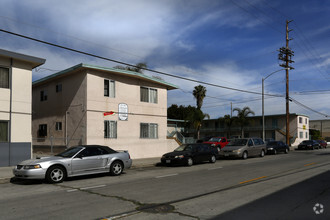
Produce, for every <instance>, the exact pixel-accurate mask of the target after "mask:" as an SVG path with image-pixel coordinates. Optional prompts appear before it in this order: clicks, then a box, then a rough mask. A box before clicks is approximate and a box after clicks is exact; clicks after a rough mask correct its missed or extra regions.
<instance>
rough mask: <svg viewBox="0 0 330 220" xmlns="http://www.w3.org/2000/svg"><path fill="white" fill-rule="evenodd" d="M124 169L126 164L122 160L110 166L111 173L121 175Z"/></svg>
mask: <svg viewBox="0 0 330 220" xmlns="http://www.w3.org/2000/svg"><path fill="white" fill-rule="evenodd" d="M123 170H124V165H123V163H122V162H121V161H118V160H116V161H114V162H113V163H112V164H111V166H110V175H111V176H119V175H120V174H121V173H122V172H123Z"/></svg>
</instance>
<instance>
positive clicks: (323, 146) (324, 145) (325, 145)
mask: <svg viewBox="0 0 330 220" xmlns="http://www.w3.org/2000/svg"><path fill="white" fill-rule="evenodd" d="M317 142H319V144H320V147H321V148H327V146H328V143H327V142H326V141H324V140H317Z"/></svg>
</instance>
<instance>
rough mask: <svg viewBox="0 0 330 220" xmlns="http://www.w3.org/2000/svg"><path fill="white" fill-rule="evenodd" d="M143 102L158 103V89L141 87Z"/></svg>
mask: <svg viewBox="0 0 330 220" xmlns="http://www.w3.org/2000/svg"><path fill="white" fill-rule="evenodd" d="M140 96H141V98H140V100H141V102H149V103H158V95H157V89H151V88H146V87H141V88H140Z"/></svg>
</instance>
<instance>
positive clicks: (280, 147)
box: [266, 141, 290, 154]
mask: <svg viewBox="0 0 330 220" xmlns="http://www.w3.org/2000/svg"><path fill="white" fill-rule="evenodd" d="M266 147H267V153H269V154H270V153H271V154H277V153H278V152H284V153H286V154H287V153H289V151H290V148H289V146H288V145H287V144H284V143H283V142H282V141H269V142H268V143H267V145H266Z"/></svg>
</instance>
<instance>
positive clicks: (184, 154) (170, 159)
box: [161, 143, 217, 166]
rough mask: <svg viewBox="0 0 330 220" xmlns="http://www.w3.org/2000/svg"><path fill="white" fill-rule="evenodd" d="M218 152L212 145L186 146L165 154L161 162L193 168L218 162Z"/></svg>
mask: <svg viewBox="0 0 330 220" xmlns="http://www.w3.org/2000/svg"><path fill="white" fill-rule="evenodd" d="M216 155H217V151H216V149H215V148H212V147H211V145H210V144H201V143H198V144H184V145H181V146H180V147H178V148H177V149H175V150H174V151H173V152H170V153H167V154H164V155H163V156H162V158H161V162H162V163H163V164H165V165H172V164H182V165H187V166H192V165H193V164H195V163H201V162H204V161H209V162H210V163H215V162H216Z"/></svg>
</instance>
